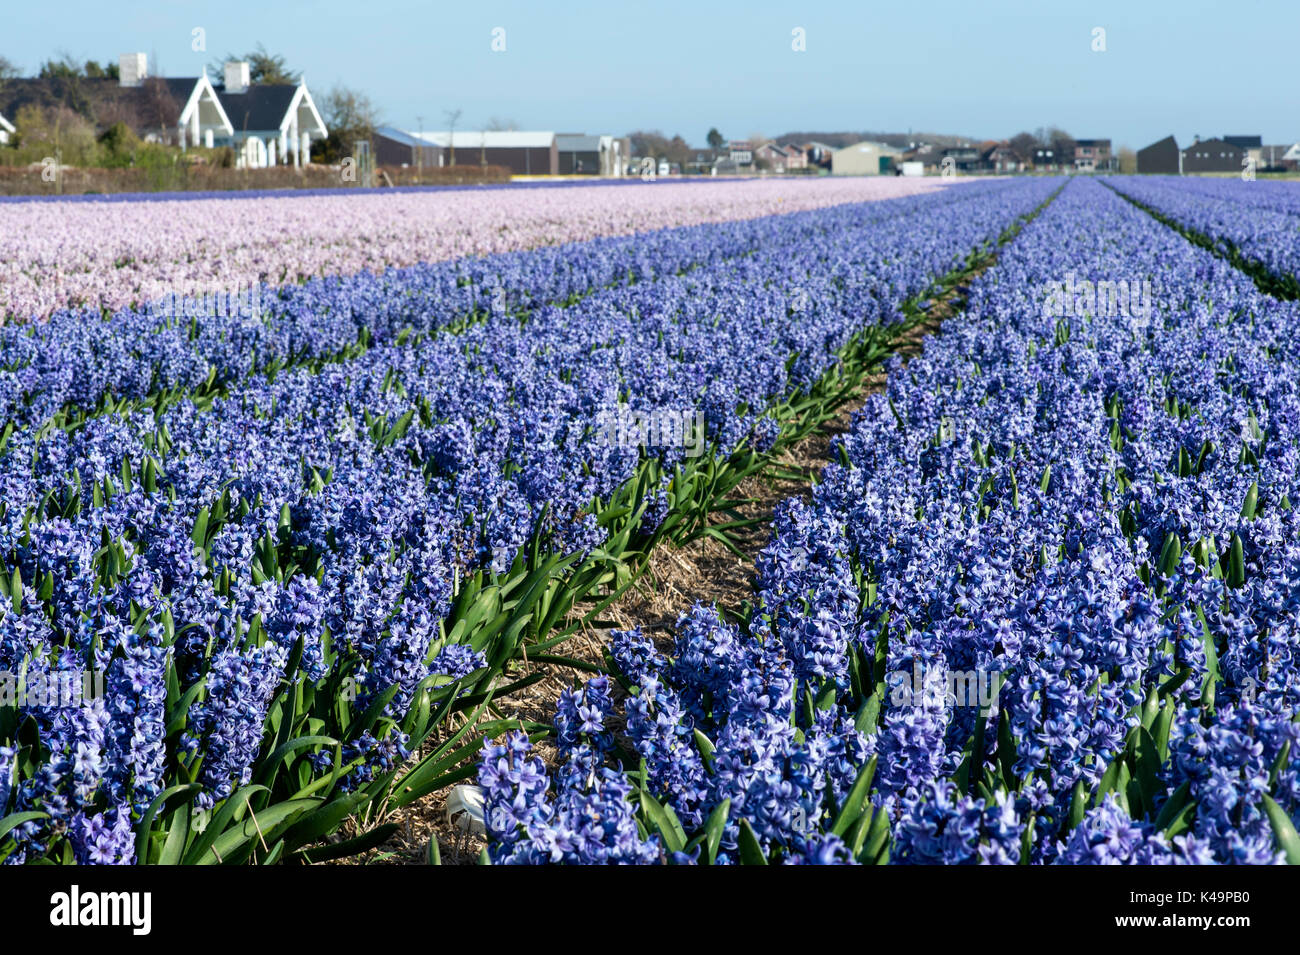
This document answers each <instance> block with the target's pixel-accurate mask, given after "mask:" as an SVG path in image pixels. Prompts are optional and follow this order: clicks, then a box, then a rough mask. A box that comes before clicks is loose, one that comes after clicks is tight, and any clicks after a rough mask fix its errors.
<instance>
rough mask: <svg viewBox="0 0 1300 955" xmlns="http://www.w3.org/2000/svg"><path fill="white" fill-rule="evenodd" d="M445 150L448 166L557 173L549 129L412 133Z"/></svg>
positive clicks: (521, 173)
mask: <svg viewBox="0 0 1300 955" xmlns="http://www.w3.org/2000/svg"><path fill="white" fill-rule="evenodd" d="M414 135H415V136H417V137H418V138H420V139H423V140H424V141H425V142H427V143H430V144H431V145H434V146H437V147H438V148H439V149H441V150H443V152H444V153H446V165H448V166H458V165H459V166H478V165H483V166H505V167H506V168H507V169H509V170H510V171H511V173H513V174H514V175H516V176H557V175H559V172H560V155H559V150H558V149H557V148H556V144H555V133H551V132H522V133H521V132H513V131H512V132H491V131H475V130H469V131H465V132H455V133H451V132H433V133H425V132H420V133H415V134H414Z"/></svg>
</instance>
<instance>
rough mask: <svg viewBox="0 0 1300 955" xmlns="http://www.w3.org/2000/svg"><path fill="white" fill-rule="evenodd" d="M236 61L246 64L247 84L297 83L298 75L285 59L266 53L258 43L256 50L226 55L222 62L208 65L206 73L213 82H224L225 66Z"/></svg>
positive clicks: (290, 84)
mask: <svg viewBox="0 0 1300 955" xmlns="http://www.w3.org/2000/svg"><path fill="white" fill-rule="evenodd" d="M237 60H243V61H244V62H246V63H247V64H248V79H249V82H252V83H259V84H263V85H266V86H293V85H295V84H297V82H298V76H299V74H298V73H295V72H293V71H292V70H290V69H289V65H288V62H287V61H286V60H285V58H284V57H283V56H280V55H279V54H277V53H268V52H267V50H266V48H265V47H264V46H262V44H260V43H259V44H257V49H255V50H250V51H249V52H248V53H245V54H244V55H243V56H235V55H234V54H231V53H228V54H226V58H225V59H224V60H219V61H217V62H213V63H209V64H208V73H209V74H211V76H212V78H213V80H214V81H215V82H219V83H220V82H224V81H225V69H226V64H227V63H230V62H233V61H237Z"/></svg>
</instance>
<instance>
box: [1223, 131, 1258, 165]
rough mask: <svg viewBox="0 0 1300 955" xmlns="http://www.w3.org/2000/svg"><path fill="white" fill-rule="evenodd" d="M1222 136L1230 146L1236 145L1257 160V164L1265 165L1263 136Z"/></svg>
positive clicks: (1243, 152)
mask: <svg viewBox="0 0 1300 955" xmlns="http://www.w3.org/2000/svg"><path fill="white" fill-rule="evenodd" d="M1221 138H1222V139H1223V141H1224V142H1225V143H1227V144H1228V145H1229V146H1236V147H1237V149H1239V150H1241V152H1242V154H1243V155H1246V156H1249V157H1250V158H1251V159H1253V160H1255V163H1256V165H1263V162H1264V137H1263V136H1223V137H1221Z"/></svg>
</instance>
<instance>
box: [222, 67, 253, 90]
mask: <svg viewBox="0 0 1300 955" xmlns="http://www.w3.org/2000/svg"><path fill="white" fill-rule="evenodd" d="M250 85H251V84H250V83H249V80H248V61H247V60H231V61H230V62H229V63H227V64H226V92H227V93H244V92H247V90H248V87H249V86H250Z"/></svg>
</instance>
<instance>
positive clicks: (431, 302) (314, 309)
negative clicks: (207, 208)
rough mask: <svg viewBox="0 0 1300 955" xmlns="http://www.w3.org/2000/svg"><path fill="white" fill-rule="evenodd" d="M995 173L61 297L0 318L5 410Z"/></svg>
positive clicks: (263, 360) (347, 342)
mask: <svg viewBox="0 0 1300 955" xmlns="http://www.w3.org/2000/svg"><path fill="white" fill-rule="evenodd" d="M989 189H990V186H989V185H987V184H978V185H972V186H970V187H964V188H963V189H962V190H945V191H943V192H939V193H935V194H930V195H926V196H921V197H916V198H912V199H894V200H887V201H881V202H878V203H872V204H869V205H863V204H854V205H848V206H840V207H836V208H831V209H826V210H823V211H821V212H819V213H815V214H814V213H798V214H793V215H782V216H767V217H762V218H757V219H748V220H742V221H736V222H726V223H721V224H718V225H710V226H692V227H679V228H672V229H662V230H658V231H651V232H643V233H640V234H637V235H633V236H622V237H615V238H608V239H597V240H591V241H587V242H570V243H566V244H563V245H559V246H553V247H547V248H543V249H537V250H534V251H530V252H504V253H499V254H494V255H487V256H481V257H474V258H467V259H457V260H454V261H446V262H432V263H421V264H416V265H412V266H409V267H404V268H391V269H387V270H385V271H382V272H379V273H371V272H362V273H360V274H357V275H353V276H350V277H344V276H339V275H331V276H326V277H318V278H311V279H307V280H306V281H304V282H302V283H301V284H291V285H287V286H279V287H277V286H273V285H266V284H259V283H257V282H254V283H253V284H246V285H240V284H239V283H238V282H237V281H235V279H234V278H230V277H237V276H238V273H237V272H235V271H231V270H226V269H224V268H223V270H222V275H223V276H227V277H228V278H227V279H226V281H228V282H230V281H235V284H228V285H224V286H221V287H217V286H216V285H215V284H214V285H213V286H211V287H207V288H205V287H204V286H202V285H201V284H194V283H191V284H189V285H177V286H173V287H172V288H171V289H170V290H168V292H167V294H166V296H165V297H162V298H158V297H152V298H149V299H147V300H146V301H145V303H144V304H142V305H139V306H136V307H123V308H119V309H116V310H115V311H113V312H111V313H108V314H104V313H101V311H100V310H99V309H97V308H76V309H61V310H59V311H57V312H55V313H54V314H52V315H50V316H48V317H47V318H46V319H45V320H43V321H40V322H33V323H11V324H9V325H7V326H0V423H3V422H13V423H15V424H16V425H28V424H31V425H40V424H42V423H44V422H45V421H47V420H49V419H51V418H53V417H55V416H57V415H60V414H61V413H63V414H64V415H68V414H69V413H74V414H73V415H72V416H73V417H74V418H75V413H76V412H85V411H88V410H92V409H96V408H103V407H110V408H111V407H116V406H117V404H118V403H119V402H121V401H122V400H124V399H125V400H129V401H136V402H138V401H140V400H142V399H147V398H150V397H153V396H157V395H159V394H164V395H166V394H176V393H193V392H196V391H200V390H203V391H219V390H221V389H223V388H226V387H229V386H230V385H231V384H234V383H238V382H239V381H242V380H243V379H245V378H247V377H248V376H249V375H252V374H256V373H264V372H266V371H268V370H274V369H279V368H282V367H284V366H286V365H288V364H309V363H321V362H327V361H336V360H339V359H341V358H345V357H349V356H353V355H356V354H357V353H359V352H360V351H363V350H364V349H365V347H368V346H370V345H374V344H386V343H391V342H394V341H396V340H399V339H400V340H406V339H408V338H411V337H418V336H421V335H424V334H428V333H430V332H434V331H437V330H439V329H453V330H454V329H455V328H456V327H457V326H459V325H462V324H464V323H467V322H470V321H474V320H476V319H481V318H483V317H486V316H489V315H498V316H504V315H507V314H513V315H518V316H520V317H521V320H522V319H524V318H526V316H527V314H528V313H529V311H531V310H533V309H536V308H539V307H541V306H544V305H548V304H563V303H570V302H573V301H575V300H576V299H578V298H580V297H581V296H583V295H587V294H590V293H591V292H593V291H595V290H597V289H600V288H608V287H612V286H616V285H627V284H632V283H635V282H637V281H644V280H650V279H654V278H656V277H659V276H671V275H676V274H680V273H684V272H686V271H689V270H691V269H693V268H698V267H701V266H705V265H710V264H719V263H722V262H725V261H727V260H730V259H735V258H738V257H740V256H744V255H751V254H753V253H754V252H756V251H757V250H760V249H764V248H766V249H772V248H781V247H784V246H785V245H787V244H791V243H794V244H798V245H807V246H810V247H811V246H813V245H816V244H818V243H820V242H823V241H824V240H825V237H826V236H827V235H833V234H835V233H838V232H839V231H840V230H842V229H844V228H846V227H849V226H851V225H853V224H862V223H864V222H869V221H870V222H883V221H885V220H887V219H892V218H897V217H899V216H905V215H909V214H911V213H912V212H914V211H916V210H919V209H925V208H937V207H939V206H940V205H945V204H948V203H950V202H954V201H959V200H962V199H969V198H973V197H975V196H978V195H981V194H987V193H988V191H989Z"/></svg>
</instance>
